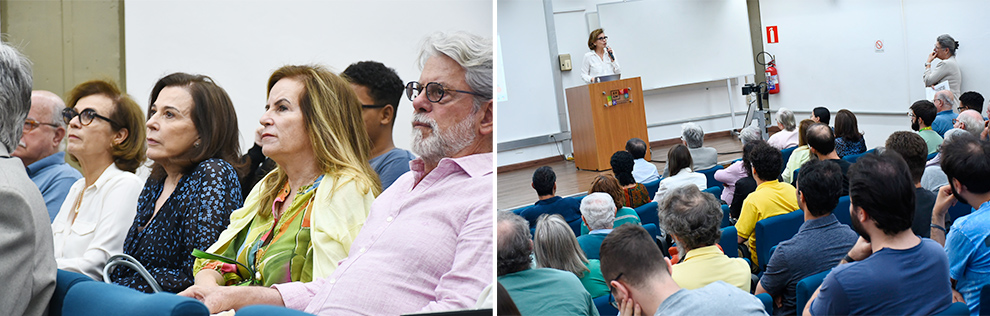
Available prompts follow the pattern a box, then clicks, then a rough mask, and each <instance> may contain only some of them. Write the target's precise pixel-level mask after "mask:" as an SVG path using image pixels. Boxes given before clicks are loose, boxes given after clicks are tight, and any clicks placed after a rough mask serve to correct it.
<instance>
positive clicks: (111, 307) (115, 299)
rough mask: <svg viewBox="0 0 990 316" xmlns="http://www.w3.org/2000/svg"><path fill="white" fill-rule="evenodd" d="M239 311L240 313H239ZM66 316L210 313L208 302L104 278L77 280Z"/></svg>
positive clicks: (67, 297) (70, 292)
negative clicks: (140, 289) (131, 286)
mask: <svg viewBox="0 0 990 316" xmlns="http://www.w3.org/2000/svg"><path fill="white" fill-rule="evenodd" d="M238 314H240V313H238ZM62 315H63V316H77V315H78V316H95V315H100V316H116V315H119V316H133V315H147V316H159V315H160V316H169V315H175V316H179V315H189V316H195V315H203V316H207V315H210V311H209V309H207V308H206V305H203V303H200V302H199V301H197V300H195V299H192V298H188V297H183V296H178V295H175V294H172V293H165V292H161V293H155V294H147V293H144V292H139V291H137V290H134V289H131V288H128V287H124V286H120V285H116V284H109V283H103V282H77V283H75V284H74V285H72V287H71V288H69V289H68V291H67V292H66V294H65V298H64V300H63V301H62Z"/></svg>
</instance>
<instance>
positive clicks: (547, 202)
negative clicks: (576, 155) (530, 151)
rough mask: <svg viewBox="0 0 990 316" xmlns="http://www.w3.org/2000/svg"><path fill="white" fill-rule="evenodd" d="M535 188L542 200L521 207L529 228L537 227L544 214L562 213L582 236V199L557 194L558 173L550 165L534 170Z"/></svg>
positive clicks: (520, 212)
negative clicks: (580, 223) (580, 222)
mask: <svg viewBox="0 0 990 316" xmlns="http://www.w3.org/2000/svg"><path fill="white" fill-rule="evenodd" d="M533 189H534V190H536V195H538V196H539V198H540V200H539V201H536V204H533V206H530V207H527V208H524V209H521V210H520V211H519V213H518V214H519V216H522V217H523V218H525V219H526V220H527V221H529V228H530V229H535V228H536V221H537V220H538V219H539V218H540V215H543V214H560V216H562V217H564V220H565V221H567V223H568V224H572V225H571V228H572V229H573V228H575V227H576V228H577V230H575V232H574V235H575V236H580V235H581V234H580V232H581V228H580V227H579V226H578V225H577V223H578V222H579V220H580V219H581V201H580V200H579V199H575V198H561V197H559V196H557V195H556V194H557V174H556V173H554V172H553V168H550V167H548V166H543V167H539V168H537V169H536V171H534V172H533Z"/></svg>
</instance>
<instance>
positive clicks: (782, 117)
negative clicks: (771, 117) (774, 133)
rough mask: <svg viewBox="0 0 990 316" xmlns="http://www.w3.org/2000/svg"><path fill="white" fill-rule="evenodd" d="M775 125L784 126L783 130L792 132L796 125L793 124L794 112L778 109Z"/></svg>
mask: <svg viewBox="0 0 990 316" xmlns="http://www.w3.org/2000/svg"><path fill="white" fill-rule="evenodd" d="M777 123H780V125H783V126H784V129H785V130H787V131H788V132H790V131H793V130H794V128H795V127H797V125H796V124H795V123H794V112H793V111H791V110H789V109H788V108H780V109H779V110H777Z"/></svg>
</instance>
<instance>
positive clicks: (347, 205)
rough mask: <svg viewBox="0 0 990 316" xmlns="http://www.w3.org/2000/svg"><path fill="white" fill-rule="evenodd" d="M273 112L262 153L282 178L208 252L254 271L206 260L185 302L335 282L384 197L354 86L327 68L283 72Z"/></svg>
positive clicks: (266, 185) (265, 185)
mask: <svg viewBox="0 0 990 316" xmlns="http://www.w3.org/2000/svg"><path fill="white" fill-rule="evenodd" d="M265 109H266V111H265V114H264V115H262V117H261V124H262V125H263V126H264V129H263V131H262V132H261V145H262V150H263V151H264V153H265V156H268V157H270V158H271V159H272V160H274V161H275V162H276V163H277V164H278V168H276V169H275V170H273V171H272V172H271V173H269V174H268V176H266V177H265V178H264V179H263V180H262V181H261V182H260V183H259V185H257V186H255V188H254V189H253V190H252V191H251V193H250V194H249V195H248V197H247V199H246V200H245V201H244V207H243V208H241V209H238V210H235V211H234V212H233V213H232V214H231V216H230V226H228V227H227V229H226V230H224V231H223V232H222V233H220V238H219V240H217V242H216V243H214V244H213V246H211V247H210V248H209V249H207V250H206V252H209V253H212V254H218V255H221V256H224V257H227V258H231V259H235V260H236V261H237V262H239V263H241V264H243V265H245V266H246V267H247V268H249V269H250V270H248V269H245V267H240V266H238V265H235V264H231V263H225V262H221V261H217V260H207V259H197V260H196V263H195V264H194V267H193V271H195V272H196V281H195V285H193V286H192V287H190V288H189V289H186V290H185V291H183V292H182V293H180V295H185V296H191V297H196V298H201V297H202V296H203V295H205V294H206V293H208V292H210V291H214V290H216V289H217V286H218V285H231V284H239V283H243V282H246V281H251V284H253V285H263V286H271V285H272V284H277V283H286V282H293V281H303V282H309V281H312V280H313V279H316V278H319V277H325V276H328V275H330V274H331V273H332V272H333V271H334V270H335V269H336V268H337V263H338V262H339V261H340V260H342V259H344V258H346V257H347V252H348V250H349V249H350V247H351V243H352V242H353V241H354V238H355V237H356V236H357V234H358V231H360V230H361V227H362V226H363V225H364V221H365V219H366V218H367V216H368V212H369V210H370V208H371V202H372V201H373V200H374V199H375V196H377V195H378V193H380V191H381V184H380V183H379V180H378V177H377V176H376V175H375V173H374V171H373V170H372V169H371V166H370V165H369V164H368V159H369V158H370V157H369V155H370V154H369V153H370V148H371V142H370V140H369V138H368V133H367V132H366V131H365V127H364V122H363V120H362V118H361V103H360V102H359V101H358V99H357V96H356V95H355V94H354V92H353V90H351V88H350V86H349V85H348V83H347V81H345V80H343V79H341V78H340V77H338V76H336V75H334V74H333V73H330V72H329V71H327V70H326V69H324V68H323V67H320V66H285V67H282V68H280V69H278V70H276V71H275V73H273V74H272V76H271V78H269V79H268V102H267V104H266V105H265ZM199 257H200V258H202V257H203V256H199ZM252 279H253V280H252Z"/></svg>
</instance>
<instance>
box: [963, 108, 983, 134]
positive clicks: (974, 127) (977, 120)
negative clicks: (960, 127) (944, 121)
mask: <svg viewBox="0 0 990 316" xmlns="http://www.w3.org/2000/svg"><path fill="white" fill-rule="evenodd" d="M956 119H957V120H959V122H962V123H963V124H965V125H966V131H967V132H969V133H970V134H973V135H974V136H976V137H980V133H982V132H983V128H984V127H985V126H984V125H983V116H980V113H979V112H976V110H965V111H962V113H959V116H957V117H956Z"/></svg>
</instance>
